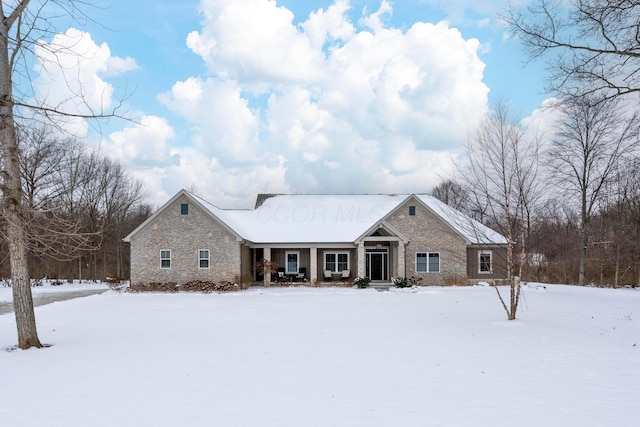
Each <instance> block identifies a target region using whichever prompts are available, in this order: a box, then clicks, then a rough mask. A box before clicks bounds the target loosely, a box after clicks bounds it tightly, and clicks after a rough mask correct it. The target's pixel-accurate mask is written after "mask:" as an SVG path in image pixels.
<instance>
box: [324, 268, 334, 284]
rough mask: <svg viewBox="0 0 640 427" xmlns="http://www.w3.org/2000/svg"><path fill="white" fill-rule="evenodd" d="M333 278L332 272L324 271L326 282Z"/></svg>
mask: <svg viewBox="0 0 640 427" xmlns="http://www.w3.org/2000/svg"><path fill="white" fill-rule="evenodd" d="M332 278H333V277H332V276H331V270H325V271H324V280H329V281H331V279H332Z"/></svg>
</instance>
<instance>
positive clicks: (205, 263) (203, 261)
mask: <svg viewBox="0 0 640 427" xmlns="http://www.w3.org/2000/svg"><path fill="white" fill-rule="evenodd" d="M209 259H210V253H209V249H200V250H199V251H198V267H200V268H209Z"/></svg>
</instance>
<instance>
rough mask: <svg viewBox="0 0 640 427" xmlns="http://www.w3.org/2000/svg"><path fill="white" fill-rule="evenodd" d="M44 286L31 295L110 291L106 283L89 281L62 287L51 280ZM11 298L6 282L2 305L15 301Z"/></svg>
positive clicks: (0, 290) (33, 289) (0, 285)
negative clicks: (98, 290)
mask: <svg viewBox="0 0 640 427" xmlns="http://www.w3.org/2000/svg"><path fill="white" fill-rule="evenodd" d="M41 283H42V286H33V287H31V294H32V295H33V296H34V297H36V296H38V295H42V294H48V293H56V292H73V291H87V290H93V289H96V290H97V289H109V285H108V284H107V283H104V282H91V281H88V280H74V281H73V282H72V283H67V282H64V283H63V284H62V285H52V284H51V283H52V282H51V281H50V280H45V279H43V280H42V281H41ZM12 298H13V297H12V296H11V287H9V286H7V282H6V281H2V282H1V283H0V303H2V302H10V301H13V299H12Z"/></svg>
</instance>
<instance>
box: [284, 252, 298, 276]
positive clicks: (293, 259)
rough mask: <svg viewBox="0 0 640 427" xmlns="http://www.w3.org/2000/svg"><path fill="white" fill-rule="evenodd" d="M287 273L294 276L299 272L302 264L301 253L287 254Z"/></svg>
mask: <svg viewBox="0 0 640 427" xmlns="http://www.w3.org/2000/svg"><path fill="white" fill-rule="evenodd" d="M285 258H286V273H287V274H293V273H297V272H298V267H299V264H300V252H297V251H296V252H285Z"/></svg>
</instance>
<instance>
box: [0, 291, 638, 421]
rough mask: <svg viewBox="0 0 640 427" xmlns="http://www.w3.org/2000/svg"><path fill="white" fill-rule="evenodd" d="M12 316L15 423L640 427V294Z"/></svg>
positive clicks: (112, 308) (295, 297)
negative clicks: (24, 331) (31, 328)
mask: <svg viewBox="0 0 640 427" xmlns="http://www.w3.org/2000/svg"><path fill="white" fill-rule="evenodd" d="M36 317H37V321H38V325H39V335H40V338H41V340H42V341H43V342H44V343H49V344H52V347H49V348H46V349H40V350H34V349H32V350H28V351H21V350H17V351H6V349H7V348H8V347H10V346H12V345H15V343H16V342H17V338H16V332H15V323H14V318H13V315H12V314H8V315H2V316H0V348H2V349H5V350H3V351H0V372H1V374H0V381H1V386H0V402H1V403H0V420H1V421H0V424H2V425H7V426H65V427H66V426H85V425H91V426H116V425H117V426H212V425H216V426H502V425H516V426H536V427H539V426H547V427H548V426H581V427H583V426H598V427H601V426H635V425H637V422H638V419H640V405H639V404H638V402H639V398H640V363H639V361H640V292H639V291H637V290H632V289H617V290H613V289H595V288H580V287H570V286H561V285H548V286H546V287H544V288H543V287H539V288H529V287H527V288H525V290H524V294H523V300H522V306H521V310H520V312H519V319H518V320H516V321H507V320H505V314H504V312H503V310H502V308H501V307H500V305H499V303H498V300H497V297H496V295H495V290H494V289H493V288H490V287H481V286H478V287H464V288H458V287H451V288H432V287H429V288H420V289H417V290H416V289H409V290H395V289H392V291H390V292H378V291H375V290H372V289H339V288H329V289H313V288H270V289H262V288H254V289H251V290H249V291H244V292H237V293H228V294H210V295H201V294H128V293H117V292H114V291H110V292H107V293H104V294H101V295H95V296H91V297H86V298H80V299H76V300H72V301H65V302H58V303H54V304H50V305H46V306H42V307H38V308H37V309H36Z"/></svg>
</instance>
